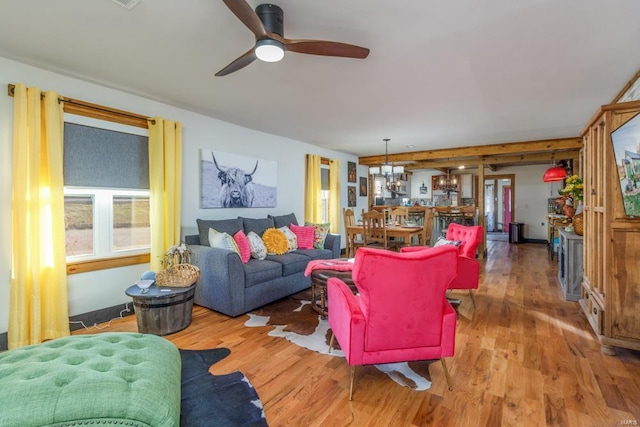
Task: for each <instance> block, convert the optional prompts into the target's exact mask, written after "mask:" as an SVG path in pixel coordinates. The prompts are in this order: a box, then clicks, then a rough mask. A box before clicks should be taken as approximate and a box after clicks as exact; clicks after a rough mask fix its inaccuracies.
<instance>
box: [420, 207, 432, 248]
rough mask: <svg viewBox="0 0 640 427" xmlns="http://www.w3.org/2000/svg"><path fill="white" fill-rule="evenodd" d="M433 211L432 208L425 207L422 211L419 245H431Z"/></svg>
mask: <svg viewBox="0 0 640 427" xmlns="http://www.w3.org/2000/svg"><path fill="white" fill-rule="evenodd" d="M434 216H435V213H434V212H433V209H426V210H425V211H424V220H423V221H422V236H421V240H422V241H421V242H420V244H421V245H424V246H431V235H432V234H433V219H434Z"/></svg>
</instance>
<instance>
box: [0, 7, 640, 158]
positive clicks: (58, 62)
mask: <svg viewBox="0 0 640 427" xmlns="http://www.w3.org/2000/svg"><path fill="white" fill-rule="evenodd" d="M249 3H250V4H251V6H253V7H255V6H257V5H258V4H260V3H261V1H257V0H249ZM273 3H274V4H277V5H279V6H280V7H281V8H282V9H284V20H285V37H288V38H303V39H304V38H308V39H323V40H333V41H340V42H345V43H350V44H356V45H360V46H364V47H367V48H369V49H371V53H370V55H369V57H368V58H367V59H364V60H357V59H345V58H333V57H323V56H312V55H303V54H296V53H287V55H286V56H285V58H284V60H283V61H281V62H279V63H273V64H269V63H262V62H260V61H255V62H254V63H253V64H251V65H249V66H248V67H246V68H244V69H242V70H240V71H237V72H236V73H233V74H230V75H228V76H225V77H214V73H215V72H217V71H219V70H220V69H222V68H223V67H225V66H226V65H227V64H229V63H230V62H231V61H232V60H234V59H235V58H236V57H238V56H240V55H241V54H243V53H244V52H246V51H247V50H248V49H250V48H251V47H252V46H253V43H254V38H253V34H252V33H251V32H250V31H249V30H248V29H247V28H246V27H244V25H243V24H242V23H241V22H240V21H239V20H238V19H237V18H236V17H235V16H234V15H233V14H232V13H231V12H230V11H229V10H228V9H227V7H226V6H225V5H224V4H223V3H222V1H220V0H182V1H179V2H178V1H176V0H142V1H141V2H140V3H139V4H138V5H137V6H135V7H134V8H133V9H132V10H128V9H126V8H124V7H122V6H121V5H118V4H116V3H115V2H113V1H111V0H82V1H79V0H56V1H51V0H3V1H2V2H1V3H0V16H2V17H3V19H2V21H3V22H2V25H0V56H3V57H6V58H9V59H13V60H17V61H20V62H24V63H28V64H32V65H36V66H39V67H42V68H45V69H50V70H53V71H57V72H61V73H63V74H66V75H71V76H74V77H79V78H82V79H86V80H90V81H93V82H97V83H101V84H104V85H107V86H110V87H114V88H119V89H123V90H125V91H128V92H131V93H135V94H139V95H143V96H146V97H149V98H153V99H156V100H159V101H163V102H166V103H168V104H171V105H175V106H178V107H182V108H185V109H188V110H192V111H195V112H199V113H202V114H205V115H208V116H211V117H215V118H218V119H221V120H224V121H228V122H231V123H236V124H239V125H241V126H245V127H248V128H252V129H257V130H261V131H264V132H268V133H272V134H276V135H282V136H286V137H290V138H293V139H297V140H301V141H305V142H309V143H311V144H315V145H318V146H323V147H327V148H330V149H335V150H340V151H344V152H348V153H353V154H355V155H358V156H365V155H374V154H381V153H383V152H384V143H383V142H382V139H383V138H391V142H390V143H389V152H390V153H399V152H406V151H417V150H426V149H436V148H448V147H462V146H471V145H481V144H493V143H501V142H515V141H529V140H538V139H549V138H560V137H572V136H576V135H578V133H579V131H580V129H581V128H582V127H583V126H584V125H585V124H586V122H587V121H588V119H589V118H590V117H591V115H592V114H593V113H594V112H595V110H596V109H597V108H598V106H600V105H602V104H606V103H609V102H610V101H611V100H612V99H613V97H614V96H615V95H616V94H617V93H618V92H619V91H620V90H621V89H622V87H623V86H624V85H625V84H626V83H627V82H628V81H629V79H630V78H631V77H632V76H633V75H634V73H635V72H636V71H638V70H639V69H640V48H639V47H638V41H640V20H639V18H640V1H638V0H611V1H608V2H603V1H602V0H561V1H559V0H521V1H513V0H482V1H478V0H405V1H402V2H392V1H382V0H349V1H345V0H323V1H302V0H298V1H294V0H274V1H273ZM25 83H27V84H28V82H25ZM43 89H55V88H43ZM137 113H141V114H153V112H143V111H137ZM407 145H413V147H407Z"/></svg>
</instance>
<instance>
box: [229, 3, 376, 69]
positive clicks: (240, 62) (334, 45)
mask: <svg viewBox="0 0 640 427" xmlns="http://www.w3.org/2000/svg"><path fill="white" fill-rule="evenodd" d="M223 1H224V4H226V5H227V7H228V8H229V9H230V10H231V12H233V14H234V15H236V17H237V18H238V19H239V20H240V21H241V22H242V23H243V24H244V25H245V26H246V27H247V28H249V30H251V32H252V33H253V34H254V35H255V36H256V44H255V45H254V46H253V47H252V48H251V49H249V50H248V51H247V52H246V53H244V54H243V55H242V56H240V57H239V58H237V59H236V60H234V61H233V62H232V63H231V64H229V65H227V66H226V67H224V68H223V69H222V70H220V71H218V72H217V73H216V76H226V75H227V74H231V73H233V72H234V71H238V70H240V69H241V68H244V67H246V66H247V65H249V64H251V63H252V62H253V61H255V60H256V58H257V59H260V60H263V61H267V62H276V61H279V60H281V59H282V58H283V57H284V51H285V50H286V51H289V52H296V53H307V54H310V55H324V56H341V57H344V58H358V59H364V58H366V57H367V55H369V49H367V48H364V47H360V46H355V45H352V44H347V43H339V42H332V41H325V40H295V39H286V38H284V15H283V12H282V9H281V8H279V7H278V6H276V5H274V4H261V5H259V6H258V7H256V10H255V11H254V10H253V9H252V8H251V6H250V5H249V4H248V3H247V2H246V1H245V0H223Z"/></svg>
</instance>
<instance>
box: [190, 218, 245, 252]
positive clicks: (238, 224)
mask: <svg viewBox="0 0 640 427" xmlns="http://www.w3.org/2000/svg"><path fill="white" fill-rule="evenodd" d="M196 222H197V223H198V235H199V236H200V244H201V245H203V246H211V245H210V244H209V229H210V228H213V229H214V230H217V231H219V232H221V233H227V234H228V235H230V236H233V235H234V234H236V233H237V232H238V230H242V220H241V219H240V218H235V219H215V220H214V219H200V218H198V219H197V220H196Z"/></svg>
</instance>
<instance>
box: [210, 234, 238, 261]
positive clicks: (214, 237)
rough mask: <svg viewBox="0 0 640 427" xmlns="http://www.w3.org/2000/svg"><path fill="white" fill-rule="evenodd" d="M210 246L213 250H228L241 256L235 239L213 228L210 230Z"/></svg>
mask: <svg viewBox="0 0 640 427" xmlns="http://www.w3.org/2000/svg"><path fill="white" fill-rule="evenodd" d="M209 246H211V247H212V248H218V249H226V250H229V251H233V252H235V253H237V254H238V255H240V249H239V248H238V244H237V243H236V241H235V240H233V237H232V236H230V235H229V234H227V233H221V232H219V231H217V230H215V229H213V228H210V229H209Z"/></svg>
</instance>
